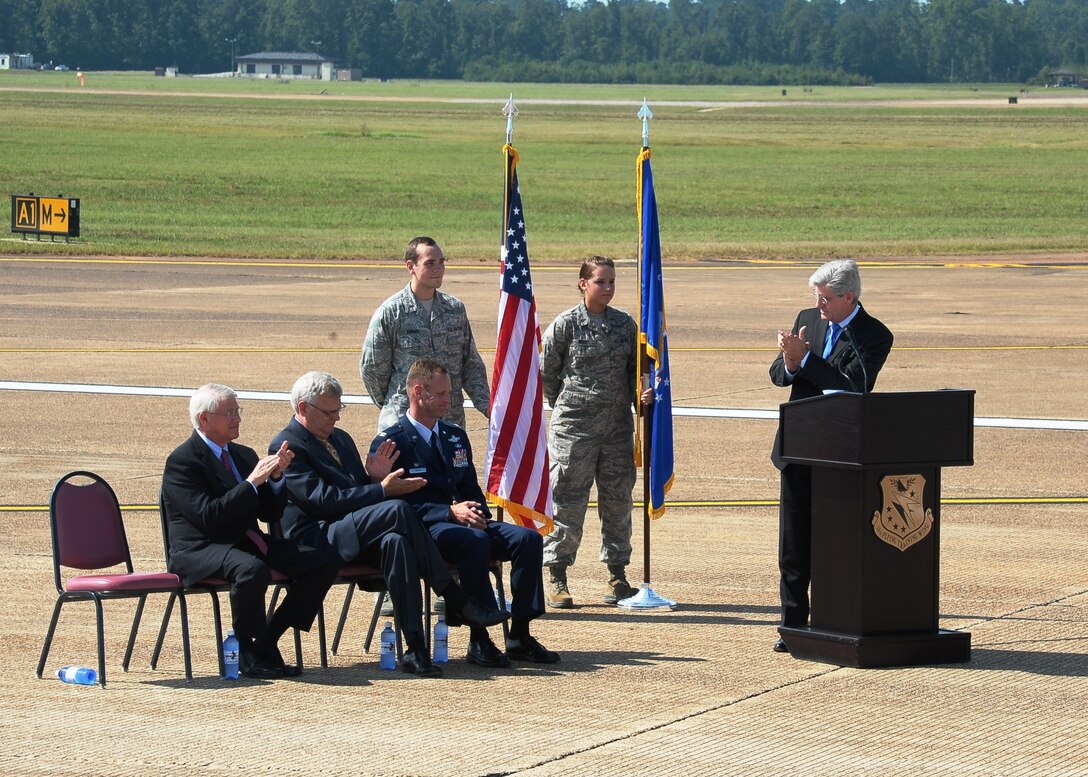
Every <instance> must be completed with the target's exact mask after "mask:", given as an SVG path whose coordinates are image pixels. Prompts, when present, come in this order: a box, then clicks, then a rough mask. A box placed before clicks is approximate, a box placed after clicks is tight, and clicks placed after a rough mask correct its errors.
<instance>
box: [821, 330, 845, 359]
mask: <svg viewBox="0 0 1088 777" xmlns="http://www.w3.org/2000/svg"><path fill="white" fill-rule="evenodd" d="M841 331H842V327H841V326H839V325H838V324H836V323H834V322H832V323H831V326H830V327H828V329H827V343H826V344H825V345H824V353H823V357H824V358H825V359H826V358H827V357H829V356H830V355H831V351H832V350H834V348H835V343H836V341H837V340H838V339H839V332H841Z"/></svg>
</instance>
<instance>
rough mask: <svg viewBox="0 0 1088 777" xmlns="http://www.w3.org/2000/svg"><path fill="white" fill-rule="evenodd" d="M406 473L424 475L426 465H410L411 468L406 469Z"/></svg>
mask: <svg viewBox="0 0 1088 777" xmlns="http://www.w3.org/2000/svg"><path fill="white" fill-rule="evenodd" d="M408 474H409V475H426V474H427V468H426V467H412V468H411V469H409V470H408Z"/></svg>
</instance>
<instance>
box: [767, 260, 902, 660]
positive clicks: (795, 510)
mask: <svg viewBox="0 0 1088 777" xmlns="http://www.w3.org/2000/svg"><path fill="white" fill-rule="evenodd" d="M808 285H809V288H811V289H812V293H813V296H814V297H815V303H816V306H815V307H812V308H807V309H805V310H802V311H801V312H800V313H798V314H797V320H796V321H794V324H793V329H792V330H791V331H789V332H786V331H783V330H781V329H779V330H778V348H779V353H778V355H777V356H776V357H775V360H774V363H773V364H772V365H771V369H770V375H771V382H772V383H774V384H775V385H776V386H783V387H784V386H789V387H790V401H791V402H792V401H794V400H797V399H806V398H808V397H815V396H819V395H820V394H823V393H828V392H832V391H852V392H857V393H865V392H868V391H871V390H872V388H873V385H874V384H875V383H876V376H877V374H878V373H879V372H880V368H881V367H883V366H884V362H885V360H886V359H887V358H888V353H889V351H891V348H892V333H891V331H890V330H889V329H888V328H887V327H886V326H884V324H882V323H880V321H878V320H877V319H875V318H873V317H872V316H871V315H869V313H868V312H867V311H866V310H865V308H863V307H862V306H861V302H860V299H861V275H860V273H859V272H858V265H857V263H856V262H855V261H854V260H852V259H839V260H836V261H833V262H828V263H827V264H825V265H823V266H822V267H820V268H819V269H818V270H817V271H816V272H814V273H813V274H812V276H811V277H810V278H809V279H808ZM780 450H781V430H779V433H778V435H777V436H776V437H775V444H774V449H773V451H772V452H771V461H772V462H774V465H775V467H777V468H778V469H779V470H780V471H781V473H782V476H781V502H780V507H779V517H778V521H779V525H778V568H779V573H780V575H781V582H780V591H781V597H782V625H783V626H794V627H803V626H806V625H808V616H809V598H808V588H809V582H810V578H811V566H812V564H811V540H812V516H811V505H812V468H811V467H808V466H805V465H801V464H786V463H785V462H783V461H782V460H781V457H780ZM774 649H775V651H776V652H779V653H785V652H787V648H786V645H785V643H784V642H783V641H782V639H781V638H779V640H778V641H777V642H775V645H774Z"/></svg>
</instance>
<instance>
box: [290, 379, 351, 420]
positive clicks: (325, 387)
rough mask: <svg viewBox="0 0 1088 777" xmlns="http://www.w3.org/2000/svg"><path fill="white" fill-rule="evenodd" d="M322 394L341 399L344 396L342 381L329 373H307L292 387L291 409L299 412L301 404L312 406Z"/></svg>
mask: <svg viewBox="0 0 1088 777" xmlns="http://www.w3.org/2000/svg"><path fill="white" fill-rule="evenodd" d="M322 394H329V395H330V396H334V397H336V398H337V399H340V397H342V396H343V395H344V389H343V388H342V387H341V386H340V381H338V380H337V379H336V378H334V377H333V376H332V375H330V374H329V373H327V372H318V371H317V370H313V371H311V372H307V373H306V374H305V375H302V376H301V377H300V378H299V379H298V380H296V381H295V385H294V386H292V387H291V407H292V408H294V410H295V411H296V412H297V411H298V403H299V402H305V403H306V404H308V405H312V404H313V403H314V401H315V400H316V399H317V398H318V397H320V396H321V395H322Z"/></svg>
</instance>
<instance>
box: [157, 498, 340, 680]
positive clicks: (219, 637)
mask: <svg viewBox="0 0 1088 777" xmlns="http://www.w3.org/2000/svg"><path fill="white" fill-rule="evenodd" d="M159 523H160V524H161V525H162V547H163V553H165V554H166V567H167V569H169V568H170V520H169V519H168V518H167V517H166V497H165V496H164V495H163V492H162V489H159ZM270 571H271V572H272V582H273V583H275V584H276V592H277V593H278V591H279V586H281V585H286V584H288V583H290V578H288V577H287V575H285V574H283V573H282V572H279V571H277V570H275V569H273V570H270ZM185 593H201V594H208V595H210V596H211V598H212V618H213V619H214V622H215V654H216V656H217V659H218V662H219V676H220V677H223V676H224V675H225V674H226V667H224V666H223V651H222V650H221V647H220V646H221V645H222V644H223V617H222V613H221V609H220V607H219V594H220V593H227V594H229V593H230V582H229V581H227V580H224V579H223V578H221V577H206V578H204V579H203V580H198V581H197V582H195V583H193V584H192V585H191V586H189V587H188V588H186V589H185ZM175 598H179V597H176V596H171V597H170V599H169V600H168V601H167V602H166V612H164V613H163V616H162V626H160V627H159V637H158V639H157V640H156V641H155V650H154V652H153V653H152V654H151V668H152V669H154V668H155V665H156V664H157V663H158V660H159V651H160V650H161V649H162V643H163V638H164V637H165V636H166V627H167V626H169V625H170V615H171V613H172V612H173V607H174V599H175ZM274 605H275V600H273V607H272V608H269V615H271V613H272V610H273V609H274ZM182 617H183V618H187V615H186V614H185V613H184V611H183V612H182ZM294 631H295V663H297V664H298V665H299V666H300V667H301V666H302V635H301V634H300V633H299V630H298V629H295V630H294ZM321 665H322V666H325V665H326V664H325V662H324V660H323V661H322V664H321Z"/></svg>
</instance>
